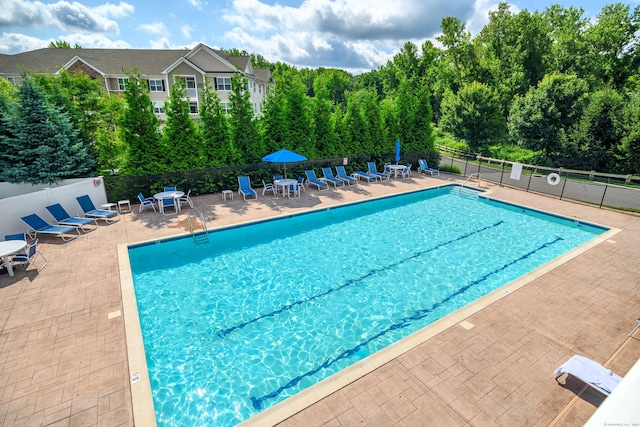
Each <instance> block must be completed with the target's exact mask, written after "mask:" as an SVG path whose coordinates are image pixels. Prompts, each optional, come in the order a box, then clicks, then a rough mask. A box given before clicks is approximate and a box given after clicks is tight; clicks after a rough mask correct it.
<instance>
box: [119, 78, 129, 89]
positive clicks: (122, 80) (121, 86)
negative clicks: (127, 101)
mask: <svg viewBox="0 0 640 427" xmlns="http://www.w3.org/2000/svg"><path fill="white" fill-rule="evenodd" d="M128 84H129V79H125V78H118V90H127V85H128Z"/></svg>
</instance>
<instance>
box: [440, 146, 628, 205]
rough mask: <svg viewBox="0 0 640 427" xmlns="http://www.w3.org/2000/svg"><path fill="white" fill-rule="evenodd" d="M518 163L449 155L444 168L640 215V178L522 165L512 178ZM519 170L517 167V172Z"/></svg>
mask: <svg viewBox="0 0 640 427" xmlns="http://www.w3.org/2000/svg"><path fill="white" fill-rule="evenodd" d="M514 164H516V163H514V162H507V161H503V160H497V159H492V158H488V157H483V156H479V155H475V154H469V153H464V152H456V151H449V152H447V153H446V154H444V155H443V156H442V160H441V162H440V167H441V168H443V169H445V170H448V171H450V173H452V174H455V173H457V170H459V171H460V174H461V175H462V176H465V177H471V178H474V177H477V178H478V179H480V180H484V181H489V182H493V183H496V184H499V185H505V186H509V187H515V188H520V189H522V190H525V191H531V192H536V193H541V194H546V195H548V196H552V197H557V198H559V199H569V200H575V201H579V202H584V203H589V204H593V205H596V206H599V207H601V208H602V207H608V208H614V209H621V210H628V211H634V212H640V177H638V176H633V175H616V174H607V173H597V172H594V171H579V170H569V169H562V168H549V167H544V166H536V165H521V166H522V171H521V173H520V174H517V173H515V174H512V172H513V171H514ZM517 169H518V166H516V172H517Z"/></svg>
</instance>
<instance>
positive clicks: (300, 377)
mask: <svg viewBox="0 0 640 427" xmlns="http://www.w3.org/2000/svg"><path fill="white" fill-rule="evenodd" d="M604 231H605V229H603V228H600V227H594V226H589V225H587V224H583V223H579V222H575V221H568V220H565V219H562V218H559V217H555V216H551V215H547V214H543V213H540V212H535V211H528V210H525V209H522V208H520V207H517V206H513V205H508V204H504V203H501V202H496V201H491V200H486V199H483V198H480V199H472V198H464V197H460V196H454V195H451V194H449V190H448V189H447V188H444V189H438V190H428V191H420V192H416V193H412V194H408V195H403V196H398V197H391V198H386V199H381V200H376V201H373V202H365V203H359V204H356V205H352V206H348V207H341V208H334V209H330V210H323V211H320V212H317V213H312V214H306V215H300V216H296V217H292V218H288V219H285V220H273V221H267V222H263V223H258V224H255V225H251V226H245V227H235V228H230V229H226V230H223V231H219V232H216V233H212V234H211V236H210V240H211V243H210V244H209V245H208V246H195V245H194V243H193V240H191V239H174V240H170V241H164V242H163V243H162V244H148V245H142V246H133V247H131V248H130V250H129V257H130V260H131V265H132V274H133V279H134V283H135V289H136V298H137V300H138V309H139V313H140V322H141V324H142V330H143V337H144V341H145V349H146V357H147V363H148V367H149V376H150V380H151V383H152V390H153V396H154V402H155V411H156V417H157V421H158V424H159V425H200V424H208V423H215V424H216V425H234V424H236V423H238V422H240V421H242V420H243V419H246V418H248V417H250V416H252V415H254V414H256V413H258V412H260V411H261V410H263V409H264V408H267V407H269V406H271V405H273V404H275V403H277V402H279V401H282V400H284V399H285V398H287V397H289V396H291V395H294V394H296V393H297V392H299V391H300V390H302V389H304V388H306V387H308V386H310V385H312V384H315V383H317V382H318V381H320V380H321V379H322V378H326V377H327V376H329V375H331V374H333V373H335V372H338V371H340V370H342V369H344V368H345V367H347V366H349V365H351V364H353V363H354V362H356V361H358V360H361V359H362V358H364V357H367V356H368V355H370V354H372V353H375V352H376V351H378V350H380V349H381V348H384V347H386V346H388V345H390V344H391V343H393V342H395V341H397V340H398V339H400V338H402V337H404V336H406V335H408V334H410V333H412V332H414V331H416V330H418V329H420V328H422V327H424V326H425V325H427V324H429V323H431V322H433V321H434V320H436V319H438V318H440V317H443V316H446V315H447V314H449V313H450V312H451V311H453V310H456V309H457V308H459V307H462V306H465V305H466V304H468V303H469V302H470V301H473V300H475V299H477V298H479V297H481V296H482V295H484V294H486V293H487V292H490V291H492V290H494V289H496V288H498V287H501V286H502V285H504V284H505V283H507V282H509V281H511V280H514V279H515V278H517V277H519V276H521V275H523V274H525V273H527V272H528V271H531V270H532V269H535V268H536V267H538V266H540V265H542V264H544V263H546V262H548V261H550V260H552V259H554V258H556V257H557V256H559V255H560V254H562V253H565V252H567V251H569V250H571V249H572V248H574V247H576V246H578V245H580V244H582V243H584V242H586V241H588V240H590V239H592V238H593V237H595V236H596V235H598V234H600V233H603V232H604ZM436 285H437V287H436Z"/></svg>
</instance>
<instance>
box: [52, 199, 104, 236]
mask: <svg viewBox="0 0 640 427" xmlns="http://www.w3.org/2000/svg"><path fill="white" fill-rule="evenodd" d="M47 210H48V211H49V213H50V214H51V216H53V217H54V218H55V220H56V222H57V223H58V225H70V226H72V227H78V228H79V229H80V230H82V231H84V232H85V233H88V232H89V231H93V230H95V229H96V228H98V221H96V220H95V219H94V218H80V217H72V216H71V215H69V214H68V213H67V211H66V210H65V209H64V208H63V207H62V205H61V204H60V203H56V204H54V205H51V206H47ZM88 225H95V227H88V228H87V226H88Z"/></svg>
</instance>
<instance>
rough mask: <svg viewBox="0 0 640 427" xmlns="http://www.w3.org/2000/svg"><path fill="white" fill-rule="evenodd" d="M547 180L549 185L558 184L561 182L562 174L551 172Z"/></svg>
mask: <svg viewBox="0 0 640 427" xmlns="http://www.w3.org/2000/svg"><path fill="white" fill-rule="evenodd" d="M547 182H548V183H549V185H558V183H559V182H560V175H558V174H557V173H555V172H554V173H550V174H549V176H547Z"/></svg>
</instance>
